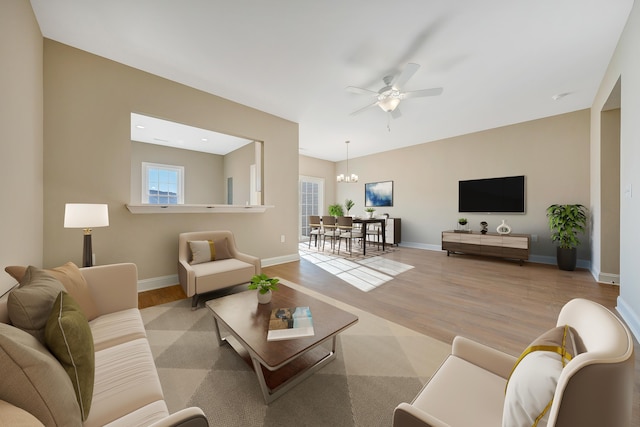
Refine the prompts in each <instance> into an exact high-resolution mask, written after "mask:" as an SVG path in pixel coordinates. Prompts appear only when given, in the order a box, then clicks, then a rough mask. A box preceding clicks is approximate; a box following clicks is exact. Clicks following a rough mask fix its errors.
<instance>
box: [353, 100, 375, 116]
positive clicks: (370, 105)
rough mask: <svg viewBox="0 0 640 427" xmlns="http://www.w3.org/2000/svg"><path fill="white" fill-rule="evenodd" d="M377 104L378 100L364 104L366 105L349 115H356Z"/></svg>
mask: <svg viewBox="0 0 640 427" xmlns="http://www.w3.org/2000/svg"><path fill="white" fill-rule="evenodd" d="M376 105H378V101H376V102H374V103H373V104H369V105H366V106H364V107H362V108H360V109H359V110H356V111H354V112H353V113H351V114H349V115H350V116H355V115H356V114H360V113H362V112H363V111H364V110H366V109H368V108H371V107H375V106H376Z"/></svg>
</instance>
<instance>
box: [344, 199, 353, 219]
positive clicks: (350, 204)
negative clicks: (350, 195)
mask: <svg viewBox="0 0 640 427" xmlns="http://www.w3.org/2000/svg"><path fill="white" fill-rule="evenodd" d="M354 206H355V203H353V200H351V199H347V200H345V201H344V207H345V209H346V210H347V216H349V211H350V210H351V208H352V207H354Z"/></svg>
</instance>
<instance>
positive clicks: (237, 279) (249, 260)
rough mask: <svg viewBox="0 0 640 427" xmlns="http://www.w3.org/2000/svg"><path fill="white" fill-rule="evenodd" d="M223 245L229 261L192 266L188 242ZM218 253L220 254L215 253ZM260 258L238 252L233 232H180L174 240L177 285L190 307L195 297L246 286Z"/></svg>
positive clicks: (258, 268)
mask: <svg viewBox="0 0 640 427" xmlns="http://www.w3.org/2000/svg"><path fill="white" fill-rule="evenodd" d="M207 240H210V241H212V242H216V244H217V243H219V242H222V244H224V243H223V242H225V241H226V244H224V246H225V247H226V249H227V250H228V255H229V256H230V257H229V258H227V257H222V258H225V259H217V260H214V261H208V262H201V263H194V262H193V261H194V259H193V254H192V251H191V245H190V242H198V241H200V242H201V241H207ZM218 252H220V253H221V252H222V251H220V250H219V251H218ZM260 270H261V264H260V259H259V258H257V257H254V256H251V255H247V254H244V253H241V252H239V251H238V248H237V247H236V241H235V239H234V237H233V233H231V232H230V231H195V232H190V233H181V234H180V235H179V237H178V277H179V280H180V285H182V289H184V292H185V294H187V296H188V297H192V298H193V299H192V302H191V306H192V307H193V308H194V309H195V308H197V306H198V299H199V296H200V295H202V294H204V293H206V292H211V291H216V290H219V289H224V288H228V287H231V286H235V285H240V284H243V283H249V282H250V281H251V278H252V277H253V276H254V275H255V274H260Z"/></svg>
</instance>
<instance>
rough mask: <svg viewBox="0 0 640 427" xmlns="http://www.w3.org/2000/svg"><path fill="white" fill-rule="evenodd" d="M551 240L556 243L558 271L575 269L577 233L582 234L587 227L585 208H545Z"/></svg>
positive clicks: (571, 206) (578, 242) (565, 206)
mask: <svg viewBox="0 0 640 427" xmlns="http://www.w3.org/2000/svg"><path fill="white" fill-rule="evenodd" d="M547 218H548V219H549V229H550V230H551V240H552V241H554V242H558V248H557V250H556V257H557V261H558V268H560V270H566V271H573V270H575V269H576V261H577V247H578V245H579V244H580V240H579V239H578V236H577V233H584V230H585V227H586V225H587V208H585V207H584V206H583V205H579V204H576V205H557V204H554V205H551V206H549V207H548V208H547Z"/></svg>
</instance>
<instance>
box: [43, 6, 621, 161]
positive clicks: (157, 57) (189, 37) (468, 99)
mask: <svg viewBox="0 0 640 427" xmlns="http://www.w3.org/2000/svg"><path fill="white" fill-rule="evenodd" d="M31 4H32V6H33V9H34V11H35V15H36V18H37V20H38V23H39V25H40V28H41V30H42V34H43V36H44V37H47V38H50V39H53V40H56V41H59V42H61V43H65V44H68V45H70V46H74V47H77V48H79V49H82V50H85V51H88V52H92V53H94V54H96V55H100V56H103V57H106V58H109V59H112V60H114V61H118V62H121V63H123V64H127V65H129V66H132V67H135V68H138V69H141V70H144V71H147V72H150V73H153V74H156V75H159V76H162V77H165V78H168V79H171V80H174V81H177V82H180V83H183V84H185V85H188V86H191V87H194V88H197V89H200V90H203V91H206V92H210V93H212V94H216V95H218V96H222V97H224V98H227V99H230V100H233V101H236V102H239V103H241V104H244V105H248V106H251V107H254V108H257V109H259V110H262V111H266V112H268V113H271V114H273V115H276V116H279V117H283V118H285V119H288V120H291V121H293V122H297V123H299V124H300V153H301V154H304V155H308V156H312V157H318V158H322V159H327V160H333V161H337V160H342V159H344V158H345V156H346V150H345V144H344V141H345V140H350V141H351V144H350V145H349V156H350V157H351V158H353V157H359V156H362V155H366V154H371V153H376V152H383V151H387V150H391V149H395V148H399V147H403V146H409V145H415V144H420V143H424V142H429V141H434V140H438V139H442V138H447V137H451V136H455V135H461V134H466V133H470V132H476V131H480V130H484V129H490V128H494V127H498V126H504V125H508V124H513V123H519V122H522V121H527V120H533V119H537V118H542V117H548V116H552V115H556V114H562V113H566V112H571V111H576V110H580V109H584V108H589V107H590V106H591V103H592V101H593V97H594V95H595V93H596V90H597V88H598V85H599V84H600V81H601V79H602V77H603V75H604V72H605V70H606V67H607V65H608V63H609V60H610V59H611V56H612V54H613V51H614V49H615V46H616V43H617V41H618V38H619V36H620V34H621V32H622V29H623V27H624V24H625V22H626V19H627V17H628V15H629V12H630V10H631V7H632V5H633V0H588V1H585V0H539V1H533V0H530V1H525V0H482V1H478V0H458V1H446V0H396V1H393V2H391V1H381V0H321V1H311V0H233V1H224V0H181V1H177V0H176V1H157V0H109V1H105V0H31ZM409 62H414V63H417V64H420V65H421V67H420V69H419V70H418V71H417V72H416V74H415V75H414V76H413V77H412V78H411V79H410V80H409V82H408V83H407V84H406V85H405V88H404V89H405V90H407V91H411V90H418V89H424V88H431V87H440V86H441V87H443V88H444V92H443V94H442V95H440V96H437V97H429V98H414V99H406V100H404V101H402V103H401V104H400V107H399V108H400V110H401V112H402V116H401V117H400V118H398V119H396V120H389V117H388V113H385V112H383V111H382V110H381V109H379V108H378V107H375V108H370V109H368V110H366V111H365V112H363V113H362V114H359V115H356V116H350V113H351V112H353V111H355V110H357V109H359V108H361V107H363V106H365V105H367V103H371V102H372V100H371V99H370V98H368V97H367V96H364V95H357V94H352V93H349V92H347V91H346V90H345V88H346V87H347V86H358V87H362V88H367V89H370V90H374V91H377V90H378V89H380V88H381V87H382V86H383V83H382V78H383V77H384V76H385V75H388V74H393V73H395V72H398V71H399V70H401V69H402V68H403V67H404V66H405V65H406V64H407V63H409ZM564 93H568V94H569V95H567V96H565V97H563V98H561V99H559V100H554V99H552V97H553V96H554V95H557V94H564ZM388 124H389V125H390V131H389V130H388V129H387V125H388ZM214 130H215V129H214Z"/></svg>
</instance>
